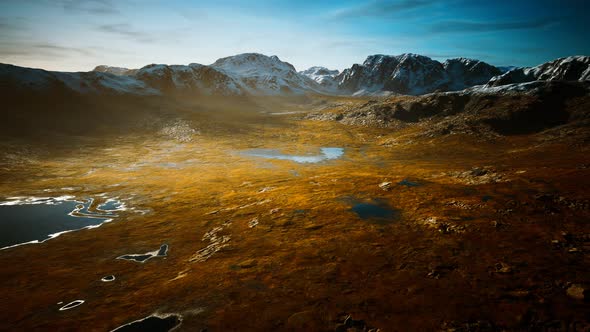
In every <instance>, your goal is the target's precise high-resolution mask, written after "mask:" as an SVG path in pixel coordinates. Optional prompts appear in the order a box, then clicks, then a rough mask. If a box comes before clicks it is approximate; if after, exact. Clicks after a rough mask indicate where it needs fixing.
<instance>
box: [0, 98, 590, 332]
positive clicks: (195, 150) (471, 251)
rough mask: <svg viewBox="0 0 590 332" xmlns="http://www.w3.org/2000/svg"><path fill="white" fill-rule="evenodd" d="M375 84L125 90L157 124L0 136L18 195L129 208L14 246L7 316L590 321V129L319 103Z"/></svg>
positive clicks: (56, 324)
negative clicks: (442, 122) (448, 120)
mask: <svg viewBox="0 0 590 332" xmlns="http://www.w3.org/2000/svg"><path fill="white" fill-rule="evenodd" d="M393 101H395V99H393ZM388 102H391V100H389V101H388V100H380V101H378V102H377V104H378V103H388ZM105 103H108V101H104V102H103V105H106V104H105ZM117 103H118V104H119V105H121V103H119V102H117ZM367 103H369V104H370V105H371V104H375V102H374V101H373V102H371V101H370V100H369V99H362V98H348V97H322V96H308V97H307V98H295V99H293V98H291V99H290V98H283V99H281V98H266V99H264V98H258V99H255V100H254V102H246V101H242V102H239V103H238V102H231V103H230V105H231V106H227V104H224V103H221V102H220V101H218V100H215V101H213V100H211V101H210V102H209V103H204V102H203V101H202V100H200V101H198V102H193V101H184V102H178V101H175V102H171V101H160V102H156V101H152V104H149V103H147V102H145V104H142V106H141V107H138V108H137V109H134V108H133V106H132V105H133V104H132V103H129V104H127V106H126V107H127V108H128V111H127V114H139V113H141V114H142V118H147V119H153V125H144V124H143V123H142V124H140V123H138V122H136V121H128V122H126V121H123V119H124V118H122V117H121V115H119V113H113V117H114V119H108V118H107V119H106V120H101V122H102V121H111V120H112V121H116V122H117V123H118V127H109V128H108V129H105V128H103V127H101V126H100V123H101V122H97V121H95V123H94V124H92V121H90V122H89V128H94V127H95V128H96V131H92V134H91V135H89V134H80V133H76V131H75V130H74V129H75V127H72V131H71V132H69V133H68V130H64V123H61V124H62V127H61V128H60V131H61V132H62V133H67V134H62V135H56V134H55V132H53V133H52V132H47V133H46V134H45V135H42V136H41V137H36V136H35V135H32V136H31V137H28V138H27V137H25V136H22V135H21V136H20V137H19V138H18V139H14V138H12V139H5V140H3V142H2V145H3V149H2V151H3V154H2V163H1V167H0V179H2V180H1V181H0V192H1V193H2V196H4V197H5V198H8V197H47V196H51V197H59V196H64V195H69V196H73V197H76V198H79V199H81V198H87V197H110V198H114V199H117V200H118V201H120V202H121V203H123V204H124V205H125V207H126V208H127V209H126V210H122V211H118V212H117V217H116V218H114V220H113V221H112V222H109V223H105V224H103V225H101V226H100V227H98V228H94V229H85V230H80V231H75V232H70V233H65V234H62V235H60V236H59V237H56V238H53V239H50V240H48V241H46V242H44V243H39V244H27V245H22V246H19V247H15V248H9V249H5V250H2V251H0V264H1V265H2V266H3V268H2V270H1V272H0V276H1V278H2V280H4V281H3V283H2V284H1V286H0V292H1V293H2V294H3V297H4V301H3V302H2V304H1V308H0V309H1V310H0V312H1V314H0V315H1V317H0V330H9V329H12V330H61V331H68V330H72V331H73V330H77V329H79V327H81V326H83V327H84V329H85V330H88V331H105V330H113V329H115V328H117V327H119V326H123V325H125V324H128V323H131V322H134V321H137V320H141V319H144V318H146V317H149V316H151V315H156V316H157V317H161V318H157V317H156V316H152V318H150V319H149V320H146V321H143V322H142V323H137V324H156V325H154V326H158V324H163V325H161V326H163V327H162V330H168V329H169V328H171V327H174V326H177V330H178V331H195V330H196V331H203V330H205V329H206V330H209V331H226V330H239V331H260V330H292V331H296V330H306V331H334V330H336V331H343V329H345V328H351V329H352V328H354V329H357V330H358V331H362V330H371V329H380V330H381V331H409V330H415V331H418V330H444V331H474V330H476V331H495V330H520V329H525V330H526V329H540V330H542V329H552V328H569V329H573V330H584V329H587V328H588V327H589V326H590V325H589V324H590V322H589V321H588V320H587V313H588V310H589V309H590V307H589V304H588V301H587V298H588V295H587V292H588V284H587V280H588V279H587V278H588V275H590V270H589V266H590V264H589V263H590V262H588V251H589V250H590V248H589V243H590V242H589V240H590V238H589V234H590V226H589V224H588V220H589V217H590V211H589V205H588V204H589V203H588V200H589V197H588V192H587V189H586V188H588V186H589V185H590V183H588V181H590V180H589V179H590V177H589V176H588V165H590V158H589V157H588V156H589V155H588V145H587V143H583V141H577V142H576V141H573V140H568V139H557V140H555V139H552V140H547V139H545V138H546V137H545V134H544V133H545V132H544V131H540V132H539V131H537V132H535V133H528V134H518V135H507V134H502V135H494V136H493V137H490V136H479V135H475V134H473V133H469V132H458V133H453V134H444V135H435V136H431V137H429V136H425V135H421V132H422V130H423V129H422V127H421V126H420V124H417V125H411V124H409V125H408V124H400V123H387V125H385V126H380V125H374V124H372V123H365V124H363V123H361V122H354V121H353V122H349V123H347V122H345V123H342V122H341V121H338V120H337V118H334V119H333V118H332V117H328V118H329V119H321V118H320V119H318V118H317V116H316V115H314V114H317V113H318V112H319V113H321V114H329V113H330V112H342V110H341V109H340V108H339V107H342V106H341V105H347V106H346V107H348V108H350V109H351V110H357V109H363V107H366V106H363V105H366V104H367ZM207 105H208V106H207ZM339 105H340V106H339ZM241 106H243V108H240V107H241ZM136 107H137V106H136ZM162 109H165V111H164V112H163V113H162V111H161V110H162ZM201 109H207V110H208V111H207V112H203V111H200V110H201ZM236 110H239V112H237V111H236ZM270 113H273V114H272V115H271V114H270ZM275 113H277V114H275ZM345 114H348V113H345ZM343 116H344V117H345V116H347V115H343ZM361 118H362V117H361ZM322 120H323V121H322ZM101 128H102V129H101ZM553 130H556V129H553ZM35 132H37V131H35ZM579 132H580V133H582V134H583V133H584V130H581V131H579ZM50 137H52V139H49V138H50ZM575 137H580V136H575ZM581 137H584V135H582V136H581ZM326 148H327V149H328V150H326ZM322 149H323V150H322ZM564 150H567V151H568V153H567V154H564V153H563V151H564ZM102 203H104V202H102V201H100V199H99V200H97V201H96V202H95V204H96V205H97V206H98V205H99V204H102ZM0 208H1V207H0ZM164 245H166V247H165V250H162V248H161V247H163V246H164ZM158 248H160V250H158ZM154 250H155V251H154ZM144 253H148V254H151V255H153V256H151V257H148V259H147V260H145V261H143V262H140V261H134V260H133V259H131V260H127V259H117V258H120V257H123V256H125V255H143V254H144ZM136 257H137V258H138V259H139V256H136ZM108 276H114V277H115V278H114V280H112V281H109V282H105V281H104V280H102V281H101V279H103V278H105V277H108ZM107 280H109V279H107ZM76 300H81V301H83V303H81V304H78V303H76V306H75V307H73V308H71V309H68V310H61V311H60V308H62V307H63V306H64V305H66V304H68V303H70V302H73V301H76ZM154 317H155V318H154ZM347 317H348V318H347Z"/></svg>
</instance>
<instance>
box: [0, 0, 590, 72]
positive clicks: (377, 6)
mask: <svg viewBox="0 0 590 332" xmlns="http://www.w3.org/2000/svg"><path fill="white" fill-rule="evenodd" d="M589 9H590V1H587V0H580V1H577V0H569V1H568V0H562V1H557V0H510V1H506V0H495V1H476V0H472V1H467V0H447V1H435V0H374V1H356V0H355V1H353V0H340V1H335V0H327V1H321V0H312V1H309V0H299V1H285V0H275V1H271V0H253V1H236V0H216V1H188V0H78V1H75V0H2V1H1V2H0V62H3V63H11V64H16V65H21V66H27V67H38V68H45V69H50V70H64V71H86V70H90V69H92V68H94V67H95V66H96V65H99V64H107V65H113V66H123V67H128V68H138V67H141V66H144V65H146V64H150V63H167V64H188V63H191V62H197V63H202V64H210V63H212V62H214V61H215V60H216V59H218V58H220V57H224V56H229V55H234V54H238V53H244V52H258V53H263V54H267V55H277V56H279V57H280V58H281V59H282V60H284V61H287V62H290V63H292V64H293V65H294V66H295V67H296V68H297V69H298V70H303V69H306V68H307V67H310V66H313V65H322V66H326V67H329V68H337V69H343V68H346V67H350V66H351V65H352V64H353V63H362V61H363V60H364V59H365V58H366V57H367V56H368V55H371V54H392V55H395V54H401V53H407V52H411V53H418V54H423V55H427V56H430V57H432V58H434V59H437V60H444V59H447V58H454V57H470V58H477V59H480V60H484V61H486V62H489V63H491V64H494V65H517V66H530V65H537V64H539V63H542V62H545V61H548V60H552V59H555V58H558V57H562V56H568V55H576V54H583V55H590V43H589V42H588V40H589V39H588V37H587V36H586V35H585V34H586V33H587V32H588V31H590V20H589V19H588V14H589V13H590V10H589Z"/></svg>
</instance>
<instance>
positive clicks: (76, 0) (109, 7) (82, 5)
mask: <svg viewBox="0 0 590 332" xmlns="http://www.w3.org/2000/svg"><path fill="white" fill-rule="evenodd" d="M57 2H58V3H59V4H60V5H61V6H62V7H63V8H64V9H65V10H68V11H75V12H85V13H88V14H95V15H110V14H117V13H118V12H119V11H118V10H117V8H116V6H115V4H114V3H113V2H112V1H111V0H58V1H57Z"/></svg>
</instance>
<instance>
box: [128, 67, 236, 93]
mask: <svg viewBox="0 0 590 332" xmlns="http://www.w3.org/2000/svg"><path fill="white" fill-rule="evenodd" d="M134 77H136V78H137V79H139V80H141V81H142V82H145V83H146V84H148V85H150V86H152V87H154V88H156V89H158V90H160V91H163V92H167V93H179V92H182V93H186V92H192V93H194V94H197V95H198V94H205V95H211V94H217V95H224V96H225V95H242V94H243V90H242V89H241V88H240V87H239V84H238V83H237V82H236V81H235V80H234V79H233V78H232V77H230V76H228V75H226V74H225V73H223V72H221V71H219V70H216V69H215V68H212V67H210V66H204V65H200V64H197V63H191V64H190V65H188V66H185V65H162V64H151V65H147V66H145V67H142V68H141V69H139V70H137V72H136V73H135V74H134Z"/></svg>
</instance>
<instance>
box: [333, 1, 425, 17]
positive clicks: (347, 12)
mask: <svg viewBox="0 0 590 332" xmlns="http://www.w3.org/2000/svg"><path fill="white" fill-rule="evenodd" d="M435 2H436V1H433V0H398V1H391V0H389V1H384V0H377V1H372V2H370V3H368V4H365V5H361V6H355V7H349V8H343V9H340V10H337V11H335V12H334V13H332V15H331V18H333V19H342V18H355V17H387V16H392V15H395V14H400V13H403V12H407V11H410V10H414V9H418V8H422V7H427V6H430V5H432V4H434V3H435Z"/></svg>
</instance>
